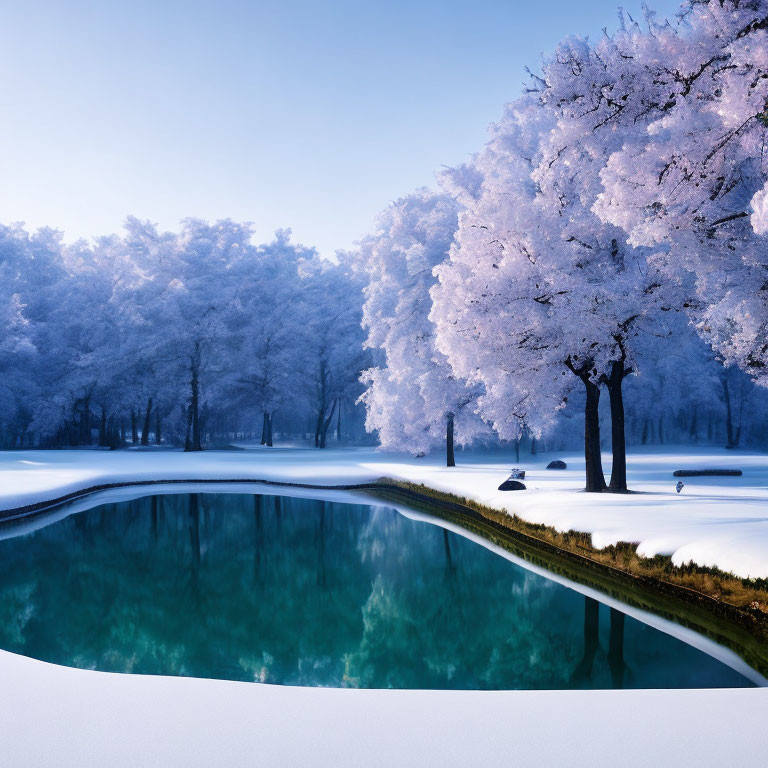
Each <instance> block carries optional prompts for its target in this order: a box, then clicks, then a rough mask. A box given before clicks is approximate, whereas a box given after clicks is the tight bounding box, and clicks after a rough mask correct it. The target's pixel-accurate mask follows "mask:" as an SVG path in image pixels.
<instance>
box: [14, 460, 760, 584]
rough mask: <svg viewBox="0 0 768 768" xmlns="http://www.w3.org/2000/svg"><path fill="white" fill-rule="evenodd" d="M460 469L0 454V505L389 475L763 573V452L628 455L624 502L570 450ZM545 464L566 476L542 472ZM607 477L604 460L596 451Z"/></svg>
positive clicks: (542, 519)
mask: <svg viewBox="0 0 768 768" xmlns="http://www.w3.org/2000/svg"><path fill="white" fill-rule="evenodd" d="M457 456H458V462H459V466H457V467H455V468H451V469H448V468H446V467H443V466H441V464H442V457H441V456H433V457H427V458H424V459H414V458H412V457H410V456H407V455H401V454H386V453H379V452H377V451H375V450H372V449H328V450H325V451H318V450H314V449H303V448H274V449H260V448H259V449H254V450H243V451H206V452H204V453H191V454H185V453H182V452H180V451H136V450H129V451H114V452H109V451H8V452H0V508H1V509H8V508H12V507H17V506H21V505H25V504H31V503H35V502H38V501H44V500H48V499H52V498H54V497H57V496H61V495H63V494H65V493H69V492H71V491H76V490H78V489H83V488H86V487H89V486H92V485H96V484H100V483H108V482H120V481H132V480H153V479H154V480H159V479H162V480H206V479H210V480H223V479H233V478H252V479H261V480H271V481H276V482H299V483H315V484H320V485H338V484H347V483H358V482H365V481H369V480H374V479H376V478H378V477H383V476H387V477H392V478H396V479H402V480H410V481H412V482H417V483H425V484H426V485H428V486H431V487H432V488H435V489H438V490H443V491H448V492H451V493H456V494H458V495H461V496H466V497H469V498H472V499H475V500H476V501H479V502H481V503H483V504H487V505H489V506H492V507H496V508H499V509H505V510H507V511H509V512H510V513H515V514H517V515H519V516H520V517H522V518H524V519H526V520H529V521H532V522H539V523H545V524H547V525H552V526H554V527H555V528H557V529H558V530H569V529H575V530H579V531H586V532H589V533H591V534H592V537H593V541H594V543H595V545H596V546H598V547H604V546H608V545H609V544H615V543H616V542H618V541H631V542H637V543H638V544H639V551H640V553H641V554H643V555H646V556H653V555H655V554H668V555H671V556H672V558H673V560H674V562H675V563H685V562H688V561H690V560H693V561H694V562H697V563H699V564H702V565H712V566H718V567H720V568H722V569H724V570H727V571H732V572H733V573H735V574H737V575H738V576H751V577H763V578H768V456H766V455H765V454H755V453H746V452H740V451H725V450H718V449H711V448H707V449H701V450H697V451H692V450H691V449H690V447H686V448H685V449H678V450H675V449H666V450H664V451H661V452H660V451H658V450H654V451H650V450H648V451H643V450H641V451H635V452H631V453H630V456H629V484H630V487H631V488H632V489H633V490H634V491H636V492H635V493H632V494H629V495H612V494H586V493H583V492H581V488H582V487H583V478H584V460H583V458H581V457H580V456H577V455H573V454H557V455H555V454H553V453H548V454H539V455H538V456H534V457H523V458H522V459H521V461H520V462H516V461H514V458H513V457H509V456H505V455H503V454H499V453H488V454H475V453H459V454H458V455H457ZM553 458H561V459H564V460H565V461H566V462H567V464H568V469H566V470H547V469H545V467H546V465H547V463H549V461H551V460H552V459H553ZM517 465H519V466H520V467H521V468H523V469H525V470H526V479H525V484H526V486H527V488H528V490H526V491H518V492H506V493H505V492H500V491H498V490H497V488H498V486H499V484H500V483H501V482H502V481H503V480H504V479H505V478H506V477H507V475H508V473H509V470H510V468H511V467H512V466H517ZM604 465H605V467H606V471H608V470H609V469H610V457H609V456H607V455H606V456H604ZM711 466H720V467H735V468H738V469H742V470H743V471H744V474H743V475H742V476H741V477H698V478H696V477H694V478H685V481H684V482H685V487H684V489H683V491H682V493H680V494H677V493H676V492H675V483H676V482H677V478H673V477H672V472H673V471H674V470H675V469H680V468H703V467H711Z"/></svg>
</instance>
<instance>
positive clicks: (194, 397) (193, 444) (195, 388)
mask: <svg viewBox="0 0 768 768" xmlns="http://www.w3.org/2000/svg"><path fill="white" fill-rule="evenodd" d="M191 373H192V378H191V380H190V388H191V398H190V402H189V427H188V430H187V431H188V433H189V438H188V440H187V444H186V445H185V446H184V450H185V451H202V450H203V446H202V445H201V443H200V380H199V377H198V366H197V363H196V361H195V360H193V362H192V365H191Z"/></svg>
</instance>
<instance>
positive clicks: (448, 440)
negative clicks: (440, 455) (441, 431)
mask: <svg viewBox="0 0 768 768" xmlns="http://www.w3.org/2000/svg"><path fill="white" fill-rule="evenodd" d="M453 419H454V416H453V412H449V413H448V416H447V418H446V427H445V466H446V467H455V466H456V457H455V456H454V453H453Z"/></svg>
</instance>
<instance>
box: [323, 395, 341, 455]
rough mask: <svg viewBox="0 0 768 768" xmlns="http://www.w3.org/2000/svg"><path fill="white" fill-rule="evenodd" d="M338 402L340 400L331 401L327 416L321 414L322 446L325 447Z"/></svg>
mask: <svg viewBox="0 0 768 768" xmlns="http://www.w3.org/2000/svg"><path fill="white" fill-rule="evenodd" d="M337 403H338V400H334V401H333V402H332V403H331V410H330V412H329V413H328V417H327V418H323V414H322V413H321V414H320V446H319V447H320V448H325V445H326V442H327V438H328V430H329V429H330V426H331V422H332V421H333V412H334V411H335V410H336V405H337Z"/></svg>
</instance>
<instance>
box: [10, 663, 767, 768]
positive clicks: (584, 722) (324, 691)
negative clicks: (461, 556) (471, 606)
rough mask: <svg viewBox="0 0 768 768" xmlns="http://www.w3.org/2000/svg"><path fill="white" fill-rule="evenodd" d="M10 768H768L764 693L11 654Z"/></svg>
mask: <svg viewBox="0 0 768 768" xmlns="http://www.w3.org/2000/svg"><path fill="white" fill-rule="evenodd" d="M0 684H1V685H2V690H3V696H2V697H0V743H2V757H1V758H0V763H1V764H2V765H7V766H13V767H14V768H21V767H22V766H56V767H57V768H67V767H68V766H73V767H75V766H76V767H77V768H82V766H111V767H112V768H118V767H119V766H130V767H131V768H134V766H158V767H159V766H162V767H163V768H172V767H175V766H179V767H181V766H184V768H187V767H188V766H227V767H228V768H233V767H234V766H260V767H261V768H266V767H267V766H281V767H282V766H304V765H307V766H309V765H311V766H329V768H330V767H333V768H343V767H345V766H354V767H355V768H357V767H358V766H433V765H435V766H475V765H483V766H497V765H498V766H509V765H518V766H523V765H530V766H570V765H585V766H586V765H589V766H616V765H622V766H634V765H637V766H644V765H680V766H684V765H697V766H722V765H734V766H740V767H742V766H743V767H744V768H750V767H751V766H762V765H765V755H766V751H767V750H768V730H766V728H765V719H766V716H768V696H766V693H768V691H766V690H765V689H760V688H753V689H749V688H747V689H733V690H729V689H725V690H697V691H688V690H669V691H654V690H649V691H397V690H392V691H377V690H347V689H333V688H291V687H287V686H286V687H282V686H272V685H256V684H253V683H236V682H227V681H221V680H196V679H190V678H180V677H179V678H170V677H146V676H142V675H118V674H109V673H105V672H91V671H84V670H78V669H69V668H65V667H58V666H55V665H52V664H46V663H44V662H40V661H34V660H32V659H27V658H24V657H22V656H16V655H13V654H9V653H5V652H0Z"/></svg>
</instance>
